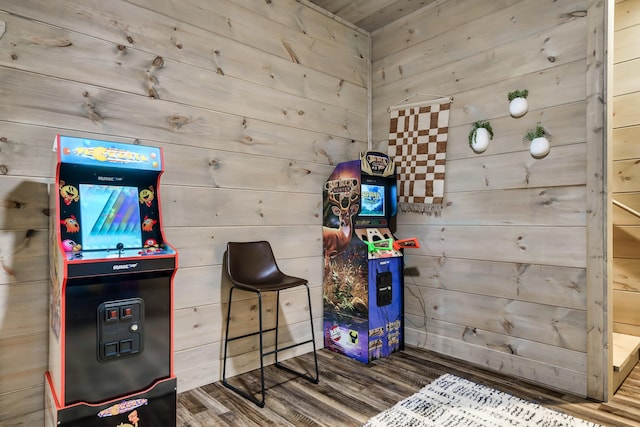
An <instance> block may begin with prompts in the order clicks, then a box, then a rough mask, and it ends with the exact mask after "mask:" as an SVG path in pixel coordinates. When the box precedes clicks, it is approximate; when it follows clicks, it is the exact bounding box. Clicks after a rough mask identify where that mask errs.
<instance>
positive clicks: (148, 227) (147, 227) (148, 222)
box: [142, 215, 158, 231]
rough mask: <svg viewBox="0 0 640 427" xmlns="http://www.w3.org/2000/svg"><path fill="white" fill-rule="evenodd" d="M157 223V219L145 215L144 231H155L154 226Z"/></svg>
mask: <svg viewBox="0 0 640 427" xmlns="http://www.w3.org/2000/svg"><path fill="white" fill-rule="evenodd" d="M157 223H158V220H157V219H153V218H149V217H148V216H146V215H145V217H144V221H142V231H153V226H154V225H156V224H157Z"/></svg>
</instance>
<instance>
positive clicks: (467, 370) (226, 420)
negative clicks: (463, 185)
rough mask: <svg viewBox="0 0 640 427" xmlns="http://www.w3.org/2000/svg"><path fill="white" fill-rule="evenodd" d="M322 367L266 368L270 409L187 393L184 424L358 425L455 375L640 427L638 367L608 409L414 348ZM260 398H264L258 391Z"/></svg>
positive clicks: (245, 384) (321, 357)
mask: <svg viewBox="0 0 640 427" xmlns="http://www.w3.org/2000/svg"><path fill="white" fill-rule="evenodd" d="M284 363H285V364H286V365H288V366H291V367H292V368H294V369H297V370H302V371H307V372H311V370H312V368H313V355H312V354H304V355H302V356H299V357H296V358H294V359H290V360H288V361H286V362H284ZM318 364H319V370H320V383H319V384H312V383H310V382H309V381H307V380H305V379H303V378H299V377H296V376H295V375H293V374H290V373H289V372H287V371H283V370H281V369H278V368H276V367H275V366H273V365H271V366H268V367H266V368H265V381H266V384H265V386H266V391H267V397H266V406H265V407H264V408H258V407H257V406H256V405H254V404H253V403H251V402H249V401H247V400H246V399H244V398H242V397H240V396H238V395H237V394H235V393H234V392H232V391H231V390H229V389H227V388H226V387H224V386H223V385H222V383H220V382H218V383H215V384H209V385H206V386H204V387H200V388H198V389H195V390H190V391H187V392H184V393H181V394H180V395H179V396H178V411H177V412H178V426H181V427H205V426H207V427H209V426H243V427H244V426H303V427H321V426H360V425H362V424H363V423H364V422H366V420H368V419H369V418H371V417H373V416H374V415H376V414H378V413H379V412H382V411H384V410H385V409H387V408H389V407H391V406H393V405H394V404H395V403H396V402H398V401H400V400H402V399H404V398H405V397H408V396H410V395H412V394H413V393H415V392H416V391H418V390H419V389H421V388H422V387H424V386H425V385H427V384H429V383H431V382H432V381H433V380H434V379H436V378H438V377H439V376H440V375H443V374H447V373H449V374H454V375H458V376H460V377H463V378H467V379H469V380H471V381H474V382H476V383H480V384H485V385H488V386H490V387H493V388H495V389H498V390H501V391H504V392H506V393H509V394H512V395H514V396H517V397H520V398H522V399H524V400H527V401H531V402H535V403H538V404H540V405H542V406H546V407H548V408H551V409H555V410H558V411H562V412H566V413H568V414H570V415H573V416H575V417H578V418H582V419H585V420H589V421H592V422H594V423H598V424H601V425H603V426H616V427H617V426H629V427H640V421H639V420H640V364H639V365H637V366H636V367H635V368H634V370H633V371H632V372H631V374H630V375H629V377H628V378H627V380H626V381H625V382H624V383H623V384H622V386H621V387H620V389H619V390H618V392H617V393H616V395H615V396H614V398H613V399H611V401H609V402H607V403H602V402H596V401H592V400H588V399H582V398H580V397H577V396H574V395H570V394H566V393H563V392H559V391H556V390H550V389H547V388H544V387H540V386H537V385H534V384H530V383H527V382H524V381H520V380H517V379H514V378H512V377H509V376H506V375H502V374H499V373H495V372H491V371H487V370H484V369H480V368H477V367H475V366H471V365H469V364H468V363H466V362H463V361H460V360H457V359H453V358H449V357H444V356H441V355H438V354H436V353H433V352H430V351H426V350H422V349H418V348H414V347H409V346H407V348H405V350H403V351H401V352H398V353H395V354H393V355H392V356H391V357H388V358H385V359H380V360H376V361H374V362H372V363H370V364H368V365H367V364H363V363H360V362H357V361H355V360H353V359H350V358H348V357H345V356H342V355H340V354H336V353H332V352H331V351H329V350H326V349H322V350H319V351H318ZM230 382H232V383H233V384H234V385H236V386H239V387H241V388H245V389H247V390H251V391H256V392H259V388H260V373H259V371H258V370H255V371H251V372H247V373H245V374H242V375H238V376H237V377H234V378H232V379H230ZM255 395H256V396H257V397H259V393H256V394H255Z"/></svg>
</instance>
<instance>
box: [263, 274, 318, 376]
mask: <svg viewBox="0 0 640 427" xmlns="http://www.w3.org/2000/svg"><path fill="white" fill-rule="evenodd" d="M304 286H305V288H307V301H308V304H309V322H310V325H311V339H310V340H308V341H304V342H301V343H297V344H292V345H290V346H287V347H285V348H281V349H278V346H277V338H276V349H275V350H274V351H273V352H270V353H275V354H276V362H275V365H276V367H278V368H280V369H284V370H285V371H288V372H291V373H293V374H296V375H298V376H300V377H302V378H305V379H307V380H309V381H311V382H312V383H314V384H318V382H319V380H320V373H319V370H318V355H317V354H316V339H315V333H314V331H313V313H312V311H311V292H310V291H309V285H308V284H306V283H305V284H304ZM278 297H280V292H278ZM278 307H280V304H279V301H278ZM276 310H277V309H276ZM277 326H278V319H277V318H276V328H277ZM277 333H278V332H277V329H276V337H277ZM309 342H311V343H312V344H313V360H314V363H315V369H316V376H315V377H312V376H311V375H309V374H306V373H303V372H300V371H297V370H295V369H292V368H290V367H288V366H284V365H283V364H282V363H280V362H278V352H279V351H284V350H287V349H290V348H293V347H297V346H300V345H303V344H307V343H309ZM270 353H267V354H270Z"/></svg>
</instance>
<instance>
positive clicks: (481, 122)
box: [469, 120, 493, 145]
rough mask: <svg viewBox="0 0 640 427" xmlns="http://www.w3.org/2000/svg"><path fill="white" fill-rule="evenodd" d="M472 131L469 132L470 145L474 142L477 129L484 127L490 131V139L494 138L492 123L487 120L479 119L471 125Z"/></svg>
mask: <svg viewBox="0 0 640 427" xmlns="http://www.w3.org/2000/svg"><path fill="white" fill-rule="evenodd" d="M471 126H472V127H471V132H469V145H472V144H473V138H474V137H475V136H476V133H477V130H478V129H480V128H484V129H486V130H487V132H489V136H490V139H493V128H492V127H491V123H489V122H488V121H486V120H478V121H477V122H475V123H474V124H473V125H471Z"/></svg>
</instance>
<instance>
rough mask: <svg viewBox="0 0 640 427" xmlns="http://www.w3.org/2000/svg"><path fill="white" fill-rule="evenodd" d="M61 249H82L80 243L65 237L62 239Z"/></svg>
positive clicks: (70, 250)
mask: <svg viewBox="0 0 640 427" xmlns="http://www.w3.org/2000/svg"><path fill="white" fill-rule="evenodd" d="M62 250H63V251H65V252H80V251H81V250H82V245H80V244H79V243H76V242H74V241H73V240H71V239H66V240H63V241H62Z"/></svg>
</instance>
